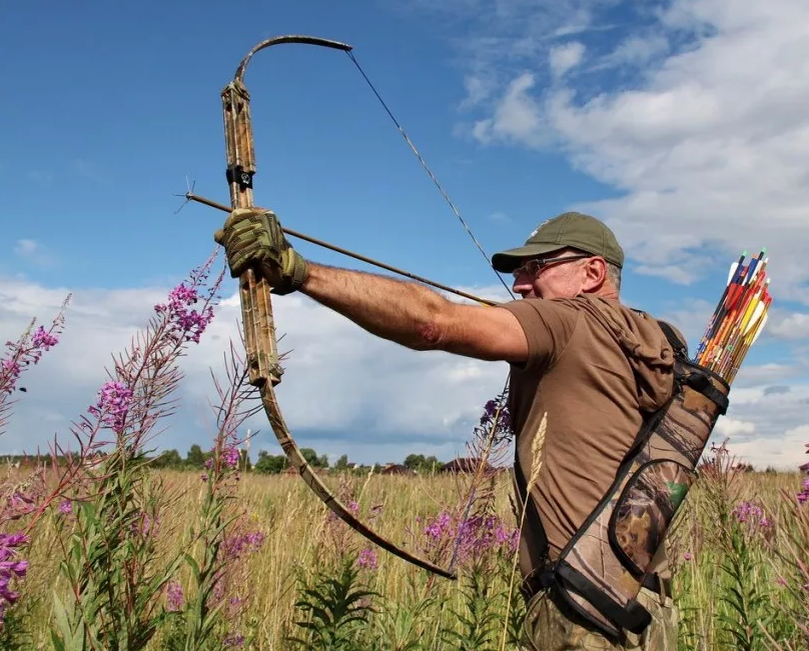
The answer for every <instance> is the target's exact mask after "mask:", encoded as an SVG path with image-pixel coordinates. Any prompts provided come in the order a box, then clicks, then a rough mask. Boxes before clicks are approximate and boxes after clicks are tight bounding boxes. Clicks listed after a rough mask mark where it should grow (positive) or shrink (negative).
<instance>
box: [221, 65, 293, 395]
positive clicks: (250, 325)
mask: <svg viewBox="0 0 809 651" xmlns="http://www.w3.org/2000/svg"><path fill="white" fill-rule="evenodd" d="M222 112H223V116H224V122H225V143H226V145H227V164H228V167H227V180H228V185H229V187H230V205H231V207H232V208H251V207H252V206H253V175H254V174H255V173H256V163H255V151H254V145H253V127H252V124H251V121H250V95H249V93H248V92H247V89H246V88H245V87H244V85H243V84H242V83H241V82H240V81H239V80H234V81H233V82H231V83H230V84H228V85H227V87H226V88H225V89H224V90H223V91H222ZM239 298H240V303H241V308H242V322H243V323H244V344H245V349H246V355H247V369H248V372H249V374H250V384H251V385H253V386H261V385H262V384H264V383H265V382H266V381H267V380H269V381H270V383H271V384H272V386H275V385H276V384H278V383H279V382H280V381H281V374H282V373H283V370H282V369H281V366H280V365H279V364H278V346H277V341H276V335H275V319H274V318H273V312H272V302H271V300H270V286H269V284H268V283H267V281H266V280H264V278H261V277H260V276H257V275H256V273H255V271H254V270H253V269H248V270H247V271H245V272H244V273H243V274H242V275H241V276H240V277H239Z"/></svg>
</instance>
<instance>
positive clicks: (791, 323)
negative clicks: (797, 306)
mask: <svg viewBox="0 0 809 651" xmlns="http://www.w3.org/2000/svg"><path fill="white" fill-rule="evenodd" d="M777 316H778V315H777V313H773V315H772V317H771V320H770V321H769V322H768V323H767V332H768V333H769V334H771V335H773V336H774V337H780V338H783V339H806V338H807V337H809V314H804V313H802V312H796V313H792V314H787V315H783V316H782V317H781V318H778V319H776V318H773V317H777Z"/></svg>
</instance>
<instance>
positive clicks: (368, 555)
mask: <svg viewBox="0 0 809 651" xmlns="http://www.w3.org/2000/svg"><path fill="white" fill-rule="evenodd" d="M378 563H379V559H378V557H377V555H376V550H375V549H371V548H366V549H363V550H362V551H361V552H360V555H359V556H358V557H357V565H359V566H360V567H363V568H365V569H366V570H375V569H376V568H377V565H378Z"/></svg>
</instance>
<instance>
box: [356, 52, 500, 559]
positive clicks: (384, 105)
mask: <svg viewBox="0 0 809 651" xmlns="http://www.w3.org/2000/svg"><path fill="white" fill-rule="evenodd" d="M345 52H346V54H347V55H348V58H349V59H351V61H352V62H353V63H354V65H355V66H356V68H357V70H358V71H359V73H360V75H362V78H363V79H364V80H365V83H366V84H368V87H369V88H370V89H371V92H373V94H374V95H375V96H376V98H377V100H379V103H380V104H381V105H382V108H383V109H384V110H385V112H386V113H387V114H388V117H389V118H390V119H391V121H392V122H393V124H394V125H395V126H396V129H397V130H398V131H399V133H400V134H401V136H402V138H404V141H405V142H406V143H407V146H408V147H410V150H411V151H412V152H413V154H414V155H415V156H416V158H417V159H418V161H419V163H421V166H422V167H423V168H424V171H425V172H427V175H428V176H429V177H430V179H431V180H432V182H433V183H434V184H435V186H436V188H438V191H439V192H440V193H441V196H442V197H444V201H446V202H447V204H448V205H449V207H450V209H451V210H452V212H453V213H454V214H455V216H456V217H457V218H458V221H460V222H461V225H462V226H463V228H464V230H466V232H467V233H468V234H469V237H470V238H472V242H474V244H475V246H476V247H477V249H478V251H480V253H481V254H482V255H483V258H484V259H485V260H486V266H487V267H489V268H490V269H491V270H492V272H493V273H494V274H495V276H497V279H498V280H499V281H500V283H501V284H502V285H503V287H505V289H506V291H507V292H508V294H509V296H511V298H512V299H514V298H516V297H515V296H514V293H513V292H512V291H511V288H510V287H509V286H508V284H507V283H506V281H505V280H503V277H502V276H501V275H500V274H499V273H497V271H496V270H495V268H494V266H493V265H492V263H491V262H490V259H489V256H488V254H487V253H486V251H485V249H484V248H483V246H482V245H481V243H480V242H479V241H478V239H477V238H476V237H475V234H474V233H473V232H472V229H471V228H470V227H469V224H467V223H466V221H465V220H464V218H463V217H462V216H461V213H460V211H459V210H458V208H457V207H456V206H455V204H454V203H453V201H452V199H450V197H449V194H447V192H446V191H445V190H444V188H443V186H442V185H441V183H440V182H439V180H438V178H437V177H436V175H435V174H434V173H433V171H432V170H431V169H430V166H429V165H428V164H427V161H426V160H424V157H423V156H422V155H421V153H420V152H419V150H418V149H417V148H416V145H415V144H413V141H412V140H411V139H410V136H408V135H407V132H406V131H405V130H404V127H402V125H401V123H400V122H399V120H397V119H396V116H395V115H394V114H393V111H391V110H390V108H389V107H388V104H387V103H386V102H385V100H384V99H382V96H381V95H380V93H379V91H378V90H377V89H376V86H374V84H373V82H372V81H371V80H370V79H369V77H368V75H367V74H365V70H363V69H362V66H361V65H360V63H359V61H357V59H356V57H355V56H354V54H353V53H352V52H351V50H346V51H345ZM510 377H511V373H509V374H508V375H507V376H506V382H505V387H504V388H503V392H502V394H505V391H506V389H507V388H508V385H509V379H510ZM502 394H501V395H502ZM501 411H502V404H498V406H497V412H496V414H495V417H494V418H493V419H492V424H491V431H490V433H489V440H488V441H487V445H486V450H485V453H484V455H483V458H482V460H481V465H480V468H479V469H478V473H476V475H475V478H474V479H473V481H472V488H471V490H470V494H469V498H468V500H467V503H466V508H465V509H464V516H463V519H462V521H461V525H460V526H459V528H458V534H457V536H456V539H455V546H454V548H453V550H452V558H451V559H450V564H449V571H450V572H452V570H453V568H454V566H455V563H456V561H457V560H458V551H459V547H460V544H461V538H462V537H463V533H464V528H465V526H466V521H467V520H468V519H469V513H470V512H471V510H472V505H473V503H474V496H475V490H476V482H477V480H478V477H479V476H482V468H483V467H484V465H485V464H487V463H488V456H489V454H490V452H491V448H492V444H493V442H494V436H495V433H496V432H497V425H498V421H499V419H500V415H501Z"/></svg>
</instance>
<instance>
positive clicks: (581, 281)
mask: <svg viewBox="0 0 809 651" xmlns="http://www.w3.org/2000/svg"><path fill="white" fill-rule="evenodd" d="M592 259H593V256H590V255H589V254H586V253H582V252H580V251H575V250H573V249H560V250H559V251H553V252H551V253H546V254H544V255H542V256H541V257H540V258H535V259H525V260H523V261H522V266H521V267H520V268H519V269H517V270H516V271H515V272H514V274H513V275H514V284H513V285H512V289H513V290H514V292H515V293H517V294H520V296H522V297H523V298H544V299H552V298H574V297H576V296H578V295H579V294H581V293H582V292H585V291H592V290H591V289H590V284H591V277H590V275H589V274H588V263H589V262H590V261H591V260H592Z"/></svg>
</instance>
